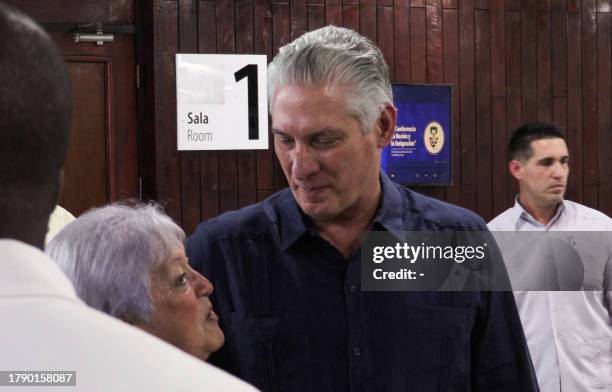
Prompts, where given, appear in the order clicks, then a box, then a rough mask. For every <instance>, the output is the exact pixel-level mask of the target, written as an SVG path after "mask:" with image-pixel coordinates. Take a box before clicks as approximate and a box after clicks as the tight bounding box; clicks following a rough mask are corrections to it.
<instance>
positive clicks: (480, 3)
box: [474, 0, 490, 10]
mask: <svg viewBox="0 0 612 392" xmlns="http://www.w3.org/2000/svg"><path fill="white" fill-rule="evenodd" d="M489 1H490V0H474V9H475V10H488V9H489V7H490V4H489Z"/></svg>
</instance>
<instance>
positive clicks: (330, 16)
mask: <svg viewBox="0 0 612 392" xmlns="http://www.w3.org/2000/svg"><path fill="white" fill-rule="evenodd" d="M325 24H326V25H334V26H342V0H326V1H325Z"/></svg>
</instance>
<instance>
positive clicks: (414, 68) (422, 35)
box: [410, 8, 427, 83]
mask: <svg viewBox="0 0 612 392" xmlns="http://www.w3.org/2000/svg"><path fill="white" fill-rule="evenodd" d="M426 25H427V17H426V13H425V8H411V9H410V71H411V73H410V82H412V83H425V82H427V31H426V30H425V28H426Z"/></svg>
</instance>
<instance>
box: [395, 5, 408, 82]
mask: <svg viewBox="0 0 612 392" xmlns="http://www.w3.org/2000/svg"><path fill="white" fill-rule="evenodd" d="M393 20H394V30H395V31H394V43H395V45H394V51H395V56H394V58H395V67H394V73H393V75H394V81H395V82H398V83H407V82H409V81H410V3H409V2H408V0H397V1H396V2H395V7H394V9H393Z"/></svg>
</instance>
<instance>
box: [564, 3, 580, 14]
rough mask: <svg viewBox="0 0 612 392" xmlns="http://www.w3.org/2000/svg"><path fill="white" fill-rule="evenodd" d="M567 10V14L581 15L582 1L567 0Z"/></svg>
mask: <svg viewBox="0 0 612 392" xmlns="http://www.w3.org/2000/svg"><path fill="white" fill-rule="evenodd" d="M566 8H567V12H572V13H579V12H580V9H581V4H580V0H567V1H566Z"/></svg>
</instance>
